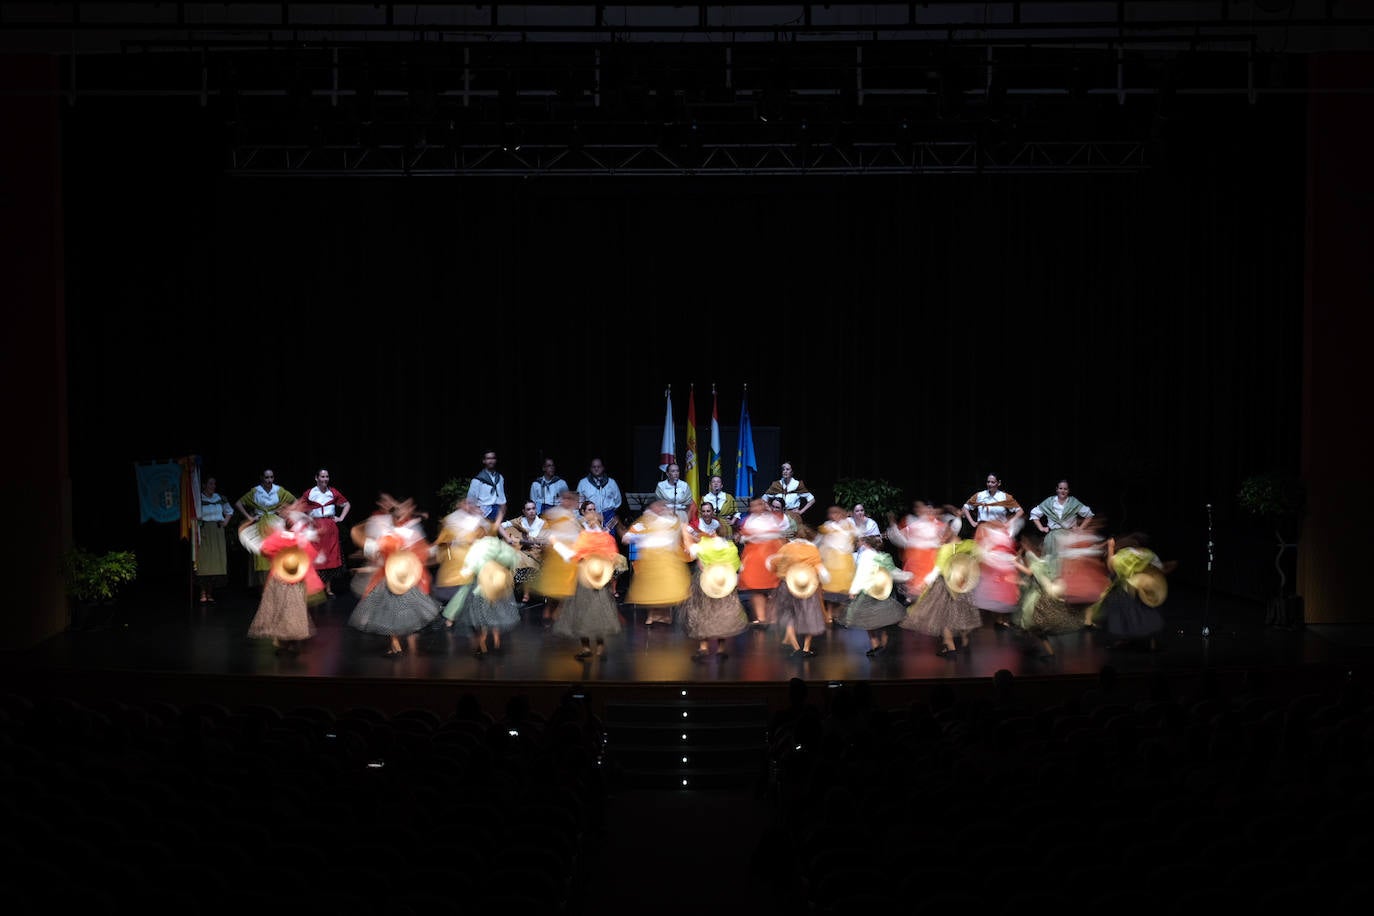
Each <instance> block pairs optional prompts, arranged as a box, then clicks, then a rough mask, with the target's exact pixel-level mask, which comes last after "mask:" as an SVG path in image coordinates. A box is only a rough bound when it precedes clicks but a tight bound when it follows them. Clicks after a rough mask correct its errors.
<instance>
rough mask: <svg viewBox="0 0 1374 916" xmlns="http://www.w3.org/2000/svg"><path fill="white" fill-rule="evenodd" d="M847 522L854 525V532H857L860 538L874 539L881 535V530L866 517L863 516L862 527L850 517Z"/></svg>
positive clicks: (855, 519) (856, 520)
mask: <svg viewBox="0 0 1374 916" xmlns="http://www.w3.org/2000/svg"><path fill="white" fill-rule="evenodd" d="M849 521H850V522H851V523H852V524H853V525H854V530H855V531H856V532H858V535H859V537H861V538H875V537H878V536H880V535H881V534H882V533H883V532H882V529H881V528H879V527H878V523H877V522H875V521H873V519H871V518H869V517H868V516H866V515H865V516H864V520H863V524H862V525H861V524H859V520H858V519H857V518H855V517H854V516H852V515H851V516H850V517H849Z"/></svg>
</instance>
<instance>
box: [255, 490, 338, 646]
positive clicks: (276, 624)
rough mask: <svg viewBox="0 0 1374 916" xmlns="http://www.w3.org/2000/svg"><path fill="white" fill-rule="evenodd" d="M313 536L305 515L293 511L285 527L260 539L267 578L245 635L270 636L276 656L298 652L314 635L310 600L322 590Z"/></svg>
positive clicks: (264, 637) (312, 527)
mask: <svg viewBox="0 0 1374 916" xmlns="http://www.w3.org/2000/svg"><path fill="white" fill-rule="evenodd" d="M244 524H245V525H252V524H254V523H253V522H251V521H249V522H245V523H244ZM317 538H318V535H317V534H316V532H315V529H314V526H313V525H311V524H310V520H309V518H308V517H307V516H306V515H305V514H304V513H293V516H292V524H291V527H290V528H289V529H288V528H278V529H276V530H274V531H273V532H272V533H271V534H269V535H268V536H267V537H266V538H264V539H263V541H262V544H261V547H260V550H261V551H262V556H264V557H266V558H267V559H268V562H269V566H268V572H267V581H266V582H265V583H264V584H263V588H262V598H261V599H260V600H259V601H258V610H257V613H255V614H254V615H253V619H252V621H251V622H249V624H248V636H249V638H250V639H271V640H272V647H273V649H274V650H275V652H276V654H277V655H281V654H282V653H283V652H289V653H291V654H293V655H294V654H296V653H298V652H300V646H301V643H302V642H304V641H305V640H307V639H309V638H310V637H312V636H314V635H315V622H314V621H313V620H311V619H310V603H311V601H312V599H313V600H315V601H318V600H320V597H322V593H323V592H324V582H323V581H322V580H321V579H320V576H319V573H317V572H316V571H315V559H316V557H317V556H318V555H319V546H318V543H317ZM316 596H319V597H316Z"/></svg>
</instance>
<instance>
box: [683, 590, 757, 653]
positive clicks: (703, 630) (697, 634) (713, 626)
mask: <svg viewBox="0 0 1374 916" xmlns="http://www.w3.org/2000/svg"><path fill="white" fill-rule="evenodd" d="M747 629H749V615H748V614H746V613H745V611H744V605H743V604H740V600H739V592H738V591H732V592H731V593H730V594H728V595H726V596H725V597H724V598H712V597H710V596H709V595H707V594H706V593H705V592H703V591H702V590H701V585H700V584H699V582H698V579H697V577H696V576H693V577H692V593H691V595H689V596H688V598H687V602H686V603H685V604H684V605H683V606H682V630H683V632H684V633H686V634H687V635H688V636H690V637H691V638H692V639H728V638H729V637H731V636H738V635H739V634H740V633H743V632H744V631H745V630H747Z"/></svg>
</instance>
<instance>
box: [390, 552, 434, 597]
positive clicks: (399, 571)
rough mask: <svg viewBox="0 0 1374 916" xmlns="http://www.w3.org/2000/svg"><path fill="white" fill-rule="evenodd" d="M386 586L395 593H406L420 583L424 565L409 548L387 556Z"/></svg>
mask: <svg viewBox="0 0 1374 916" xmlns="http://www.w3.org/2000/svg"><path fill="white" fill-rule="evenodd" d="M385 569H386V572H385V576H386V588H387V591H389V592H391V593H392V594H393V595H404V594H405V593H406V592H408V591H410V590H411V589H412V588H414V587H415V586H417V585H419V584H420V579H421V578H422V576H423V575H424V567H423V566H422V565H420V558H419V557H417V556H416V555H415V554H413V553H412V552H410V551H409V550H398V551H396V552H395V553H393V554H391V555H390V556H389V557H387V558H386V567H385Z"/></svg>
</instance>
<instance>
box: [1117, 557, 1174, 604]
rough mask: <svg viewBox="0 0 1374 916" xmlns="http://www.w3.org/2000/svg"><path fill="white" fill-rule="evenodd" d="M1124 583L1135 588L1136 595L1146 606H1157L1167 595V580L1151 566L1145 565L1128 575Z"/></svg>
mask: <svg viewBox="0 0 1374 916" xmlns="http://www.w3.org/2000/svg"><path fill="white" fill-rule="evenodd" d="M1126 584H1127V585H1129V586H1130V587H1131V588H1132V589H1134V590H1135V593H1136V596H1137V597H1138V598H1140V600H1141V602H1142V603H1143V604H1145V606H1146V607H1159V606H1160V605H1161V604H1163V603H1164V599H1165V598H1168V597H1169V580H1168V579H1166V578H1165V577H1164V573H1162V572H1160V571H1159V570H1158V569H1155V568H1154V567H1153V566H1147V567H1146V568H1144V569H1142V570H1141V571H1140V572H1138V573H1136V574H1135V575H1133V576H1131V577H1129V578H1128V579H1127V580H1126Z"/></svg>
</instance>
